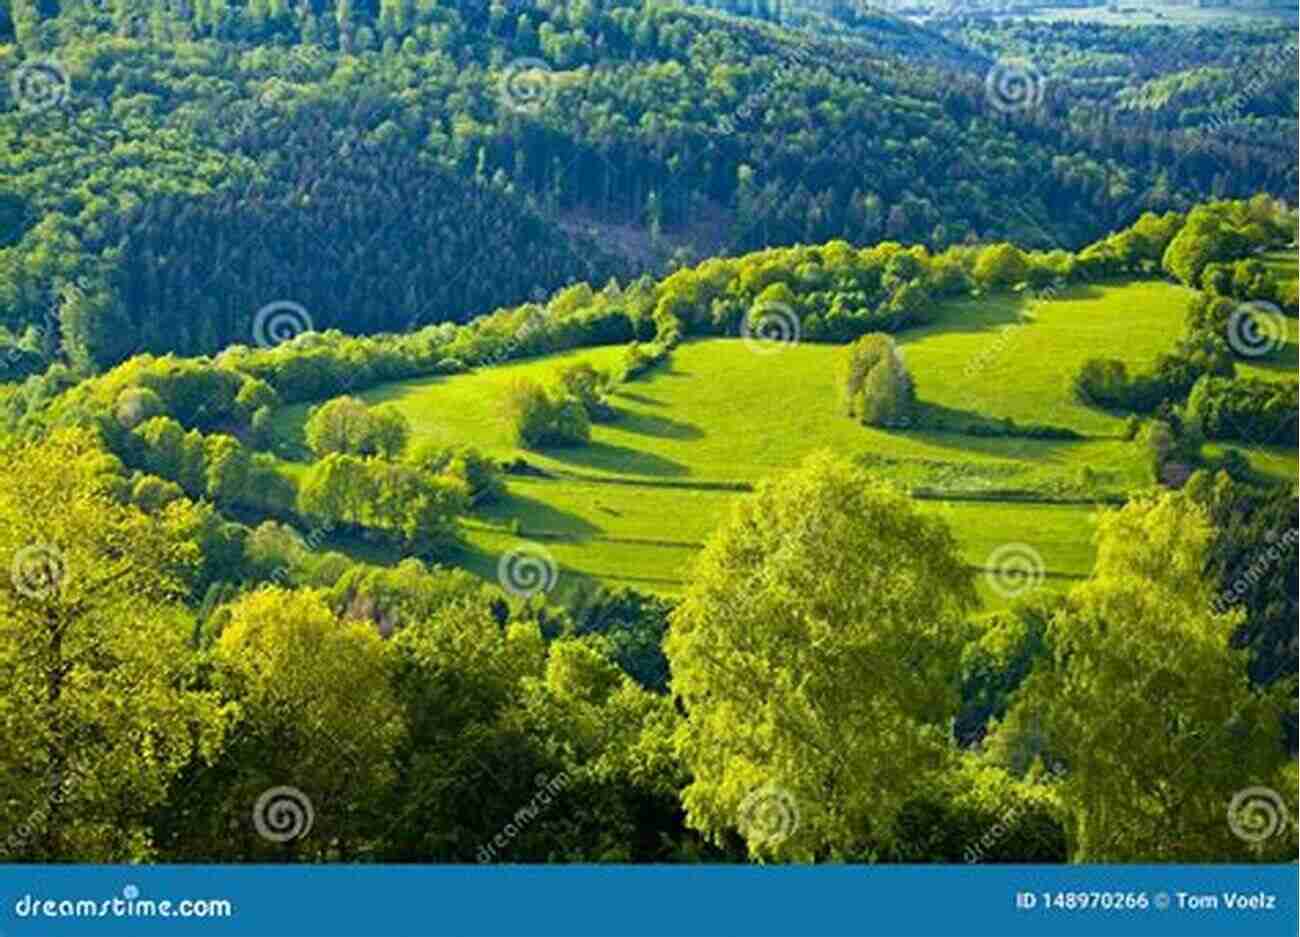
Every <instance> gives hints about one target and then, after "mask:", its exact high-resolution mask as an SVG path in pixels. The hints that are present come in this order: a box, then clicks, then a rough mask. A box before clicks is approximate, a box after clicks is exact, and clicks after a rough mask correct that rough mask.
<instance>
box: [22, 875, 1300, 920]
mask: <svg viewBox="0 0 1300 937" xmlns="http://www.w3.org/2000/svg"><path fill="white" fill-rule="evenodd" d="M1298 885H1300V882H1298V879H1297V869H1296V866H1293V865H1287V866H1276V865H1266V866H1035V865H1021V866H983V867H979V868H972V867H969V866H816V867H809V866H798V867H790V866H782V867H767V868H764V867H755V866H637V867H628V866H494V867H490V868H488V867H481V866H14V865H9V866H0V900H3V911H2V913H0V934H2V935H3V937H37V935H47V934H48V935H95V937H98V935H104V937H112V935H118V934H121V935H130V937H149V935H168V937H171V935H188V934H196V935H197V934H203V935H222V934H240V935H245V934H247V935H257V937H263V935H265V937H296V935H303V937H334V935H338V937H352V935H356V937H386V935H393V937H396V935H421V937H424V935H437V937H442V935H446V937H471V935H501V937H506V935H508V937H523V935H527V937H551V935H553V937H584V935H591V937H615V935H629V937H668V935H692V937H694V935H724V934H725V935H743V937H766V935H771V937H818V935H828V937H829V935H853V937H857V935H871V937H894V935H897V937H931V935H935V937H938V935H942V937H983V935H989V937H1016V935H1022V934H1023V935H1027V937H1050V935H1056V934H1062V935H1097V937H1123V935H1129V934H1132V935H1135V937H1137V935H1140V937H1160V935H1170V937H1198V935H1231V937H1236V935H1250V937H1273V935H1276V937H1295V935H1296V933H1297V931H1298V930H1300V921H1298V919H1297V910H1296V907H1297V906H1296V897H1297V887H1298Z"/></svg>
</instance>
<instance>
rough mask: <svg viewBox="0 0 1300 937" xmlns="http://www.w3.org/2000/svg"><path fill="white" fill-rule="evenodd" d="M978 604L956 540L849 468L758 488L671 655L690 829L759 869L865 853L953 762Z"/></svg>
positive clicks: (695, 586)
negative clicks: (966, 651) (742, 848)
mask: <svg viewBox="0 0 1300 937" xmlns="http://www.w3.org/2000/svg"><path fill="white" fill-rule="evenodd" d="M974 602H975V595H974V590H973V587H972V584H971V574H970V573H969V571H967V570H966V569H965V567H964V566H963V565H962V563H961V560H960V559H959V557H958V555H957V548H956V543H955V541H954V540H953V537H952V534H951V533H950V532H949V530H948V528H947V526H946V525H945V524H944V523H943V522H942V521H940V520H937V519H935V518H930V517H925V516H922V515H920V514H918V513H917V511H916V510H915V508H914V507H913V505H912V503H911V501H910V500H909V499H908V498H907V497H906V496H905V495H903V494H901V493H900V492H898V491H896V490H894V489H892V488H890V487H888V486H885V485H882V484H880V483H878V482H875V481H873V480H872V479H870V478H869V477H868V476H867V475H865V474H864V473H862V472H860V471H858V470H856V469H854V468H853V467H852V466H851V465H849V464H848V463H846V462H843V461H841V460H838V459H836V458H834V457H832V456H830V455H829V454H819V455H815V456H813V457H811V458H809V459H808V460H807V461H806V462H805V463H804V465H803V466H802V467H801V468H800V469H798V470H797V471H794V472H791V473H789V474H787V475H785V476H782V477H779V478H776V479H772V480H769V481H767V482H764V483H763V484H761V485H760V486H759V488H758V490H757V492H756V493H755V494H754V495H753V496H752V497H750V498H746V499H744V500H743V501H741V502H740V503H739V504H738V505H737V507H736V509H735V511H734V513H733V514H732V516H731V517H730V519H728V520H727V521H726V522H725V523H724V524H723V525H722V527H721V528H720V529H719V530H718V531H717V532H716V533H715V534H714V536H713V537H712V539H711V540H710V541H709V543H708V544H707V545H706V547H705V549H704V551H703V553H702V555H701V557H700V559H699V562H698V565H697V567H696V569H695V572H694V575H693V577H692V581H691V585H690V587H689V589H688V590H687V593H686V596H685V598H684V599H683V601H682V603H681V605H680V606H679V607H678V608H677V610H676V611H675V612H674V613H673V615H672V618H671V626H670V632H669V635H668V638H667V640H666V642H665V650H666V652H667V654H668V658H669V661H670V663H671V666H672V674H673V683H672V689H673V691H674V692H675V693H676V694H677V695H678V697H679V698H680V700H681V702H682V703H683V704H684V706H685V708H686V713H687V719H686V722H685V725H684V728H683V730H682V731H681V733H680V737H679V742H680V748H681V753H682V755H683V757H684V758H685V760H686V763H687V765H688V767H689V768H690V770H691V772H692V774H693V776H694V781H693V783H692V784H691V785H690V786H689V787H688V788H687V789H686V791H685V795H684V802H685V806H686V809H687V813H688V822H689V823H690V824H691V825H692V826H694V827H695V828H697V829H699V830H701V831H703V832H704V833H706V834H707V835H709V836H710V837H712V838H713V839H715V840H716V841H721V840H722V838H723V837H724V836H725V834H726V832H727V831H729V830H739V831H740V832H741V834H742V835H744V836H745V838H746V841H747V844H748V847H749V851H750V854H751V855H752V856H755V857H757V858H763V859H785V860H789V859H805V860H807V859H813V858H828V857H843V856H851V855H860V854H861V850H862V849H863V848H864V846H865V844H866V843H867V842H868V841H869V840H870V838H871V837H872V836H883V835H884V831H885V830H886V829H887V828H888V827H889V825H890V822H891V820H892V819H893V816H894V815H895V813H896V811H897V810H898V808H899V807H900V805H901V804H902V803H903V801H904V800H905V799H906V798H907V796H908V794H909V792H910V791H912V790H913V789H914V787H915V784H916V782H917V779H918V778H919V777H921V776H923V775H924V774H926V773H927V772H928V771H932V770H934V769H936V768H937V767H938V766H939V764H940V762H941V761H942V756H943V753H944V750H945V746H946V739H947V736H948V726H949V723H950V720H951V718H952V716H953V715H954V713H955V712H956V708H957V696H956V691H955V673H956V670H957V667H958V657H959V651H960V644H961V633H962V627H961V624H962V621H963V616H964V614H965V612H966V611H967V610H968V609H970V608H971V607H972V606H973V605H974Z"/></svg>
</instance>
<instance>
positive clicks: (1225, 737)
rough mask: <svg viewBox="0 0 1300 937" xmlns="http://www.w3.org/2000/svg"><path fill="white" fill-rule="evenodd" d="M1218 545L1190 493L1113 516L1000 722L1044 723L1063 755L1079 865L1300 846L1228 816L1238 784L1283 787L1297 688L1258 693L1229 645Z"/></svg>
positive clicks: (1055, 752)
mask: <svg viewBox="0 0 1300 937" xmlns="http://www.w3.org/2000/svg"><path fill="white" fill-rule="evenodd" d="M1210 543H1211V528H1210V525H1209V523H1208V522H1207V520H1206V517H1205V514H1204V512H1203V511H1202V510H1201V509H1200V508H1199V507H1197V506H1196V505H1194V504H1192V503H1191V502H1190V500H1189V499H1187V498H1186V497H1184V496H1183V495H1181V494H1169V495H1165V496H1164V497H1163V498H1160V499H1158V500H1146V501H1137V502H1133V503H1130V504H1129V505H1127V506H1125V507H1124V508H1123V509H1121V510H1119V511H1115V512H1111V513H1109V514H1107V515H1105V516H1103V517H1102V519H1101V520H1100V522H1099V524H1098V555H1097V564H1096V567H1095V569H1094V571H1093V575H1092V578H1091V579H1089V580H1088V582H1086V583H1084V584H1083V585H1081V586H1078V587H1077V588H1076V589H1074V590H1073V591H1072V592H1071V593H1070V596H1069V601H1068V602H1067V603H1066V605H1065V607H1064V608H1063V609H1062V610H1061V611H1059V612H1058V613H1057V614H1056V615H1055V617H1054V618H1053V619H1052V620H1051V622H1050V623H1049V625H1048V629H1047V643H1048V651H1047V653H1046V655H1045V656H1043V657H1041V658H1040V659H1039V660H1038V662H1037V663H1036V665H1035V669H1034V671H1033V672H1032V673H1031V674H1030V676H1029V678H1028V680H1027V681H1026V682H1025V684H1024V685H1023V687H1022V688H1021V690H1020V691H1019V693H1018V694H1017V697H1016V702H1015V704H1014V705H1013V707H1012V710H1011V712H1010V713H1009V714H1008V725H1009V726H1011V727H1012V728H1008V727H1007V726H1004V727H1003V728H1002V729H1000V730H999V731H1000V732H1006V731H1022V732H1023V731H1025V730H1026V727H1031V728H1032V731H1033V732H1034V733H1038V734H1041V737H1042V740H1043V741H1042V744H1043V746H1044V748H1045V750H1046V751H1047V752H1050V757H1051V758H1053V759H1057V760H1059V761H1060V762H1061V765H1062V768H1063V779H1062V782H1061V786H1060V797H1061V800H1062V802H1063V803H1064V804H1065V805H1066V810H1067V814H1068V816H1067V820H1068V822H1067V826H1066V830H1067V836H1068V839H1069V845H1070V856H1071V859H1072V860H1073V861H1076V862H1103V861H1111V862H1114V861H1121V862H1123V861H1145V862H1150V861H1166V862H1205V861H1222V860H1223V859H1225V858H1227V857H1236V858H1239V859H1246V858H1249V857H1250V856H1251V855H1252V850H1253V849H1255V850H1257V851H1256V852H1255V854H1257V855H1258V854H1259V851H1263V850H1272V851H1273V852H1275V853H1276V854H1277V855H1282V854H1284V853H1286V852H1287V851H1288V849H1289V852H1290V854H1292V855H1294V852H1295V847H1294V845H1293V844H1292V843H1291V842H1290V841H1289V840H1288V839H1286V838H1283V839H1276V840H1273V841H1272V842H1266V843H1262V844H1260V845H1259V846H1258V847H1253V846H1252V845H1251V844H1250V843H1248V842H1247V841H1246V840H1244V839H1242V838H1241V837H1239V836H1237V835H1235V834H1234V831H1233V824H1232V823H1231V822H1230V818H1229V816H1228V809H1229V805H1230V804H1231V803H1232V802H1233V797H1234V794H1236V793H1237V792H1238V791H1242V790H1245V789H1247V788H1250V787H1254V786H1269V785H1278V784H1280V783H1282V782H1281V781H1280V777H1281V775H1280V772H1281V770H1282V768H1283V766H1284V765H1285V764H1286V762H1287V755H1286V750H1285V747H1284V745H1283V744H1282V714H1283V712H1284V711H1285V709H1286V706H1285V703H1286V698H1287V696H1288V689H1287V688H1284V687H1283V686H1282V685H1281V684H1275V685H1274V686H1273V687H1271V688H1270V689H1268V690H1262V691H1260V690H1256V689H1253V688H1252V687H1251V684H1250V680H1249V678H1248V675H1247V665H1248V663H1249V655H1248V653H1247V652H1246V651H1244V650H1240V649H1235V648H1233V647H1232V646H1231V639H1232V636H1233V634H1234V632H1235V631H1236V630H1237V628H1238V626H1239V625H1240V623H1241V621H1242V617H1243V616H1242V614H1241V612H1239V611H1233V612H1230V613H1228V614H1216V608H1217V607H1218V606H1217V605H1216V603H1215V598H1216V596H1215V595H1214V588H1215V583H1213V582H1212V581H1210V580H1207V578H1206V577H1205V575H1204V570H1205V569H1206V566H1207V559H1208V553H1209V547H1210ZM1289 692H1290V693H1292V694H1293V693H1294V683H1293V682H1292V683H1291V689H1290V690H1289ZM1290 787H1291V789H1292V790H1294V782H1292V783H1291V785H1290ZM1282 821H1283V825H1284V826H1285V818H1282ZM1279 849H1280V852H1278V850H1279ZM1270 854H1272V853H1270Z"/></svg>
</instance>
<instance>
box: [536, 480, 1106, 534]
mask: <svg viewBox="0 0 1300 937" xmlns="http://www.w3.org/2000/svg"><path fill="white" fill-rule="evenodd" d="M512 477H514V478H521V479H531V480H533V481H539V482H565V481H568V482H579V483H582V484H592V485H627V486H631V487H639V488H669V489H679V490H688V491H690V490H694V491H730V492H736V493H738V494H746V493H752V492H753V491H754V490H755V485H754V483H753V482H743V481H709V480H704V481H694V482H690V481H677V480H672V479H659V478H648V477H644V476H630V475H587V474H585V473H582V472H566V471H555V472H548V473H547V474H545V475H532V474H523V473H518V474H512ZM907 494H908V496H909V497H911V498H914V499H916V500H918V501H988V502H994V503H996V502H1006V503H1009V504H1059V505H1063V506H1076V507H1077V506H1079V505H1089V504H1093V505H1097V506H1108V507H1122V506H1123V505H1125V504H1127V503H1128V501H1129V497H1130V496H1127V495H1125V496H1120V495H1099V496H1097V497H1095V498H1082V497H1076V498H1064V497H1054V496H1051V495H1043V494H1039V493H1037V492H1034V491H1026V490H1024V489H1015V488H1001V489H994V490H992V491H943V490H938V489H933V488H912V489H907ZM593 539H594V538H593Z"/></svg>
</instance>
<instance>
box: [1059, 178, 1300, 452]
mask: <svg viewBox="0 0 1300 937" xmlns="http://www.w3.org/2000/svg"><path fill="white" fill-rule="evenodd" d="M1293 225H1294V221H1293V219H1292V217H1290V216H1288V215H1286V214H1285V213H1284V214H1281V215H1279V214H1275V213H1273V212H1272V211H1270V210H1269V209H1268V207H1267V206H1266V205H1265V203H1264V202H1262V201H1256V202H1250V203H1243V202H1216V203H1211V204H1207V205H1201V206H1198V207H1196V208H1195V209H1193V210H1192V212H1191V213H1190V214H1189V215H1188V216H1187V218H1186V221H1185V223H1183V224H1182V225H1181V226H1180V227H1179V228H1178V230H1177V233H1176V235H1174V236H1173V237H1171V238H1169V239H1168V241H1167V246H1166V247H1165V249H1164V251H1163V254H1162V260H1161V263H1162V266H1163V268H1164V270H1165V271H1166V272H1167V273H1169V274H1171V275H1173V276H1175V277H1177V278H1178V279H1179V280H1181V281H1182V282H1183V283H1184V284H1186V285H1188V286H1191V287H1197V286H1201V287H1204V289H1203V290H1201V291H1198V292H1197V293H1195V294H1194V296H1193V297H1192V299H1191V300H1190V301H1189V303H1188V309H1187V314H1186V318H1185V320H1184V328H1183V334H1182V336H1181V337H1180V338H1179V339H1178V341H1177V342H1176V343H1175V346H1174V348H1173V350H1172V351H1170V352H1168V353H1165V354H1162V355H1160V356H1158V357H1157V358H1156V360H1155V362H1153V363H1152V364H1151V365H1150V366H1149V367H1147V368H1145V369H1143V370H1142V371H1140V372H1138V373H1130V372H1129V370H1128V367H1127V366H1126V365H1125V363H1124V362H1123V361H1122V360H1120V359H1118V358H1094V359H1090V360H1088V361H1086V362H1084V364H1083V365H1082V366H1081V367H1080V369H1079V371H1078V372H1077V373H1076V374H1075V375H1073V376H1072V379H1071V380H1072V387H1073V390H1074V392H1075V395H1076V396H1077V397H1078V398H1079V399H1080V400H1082V401H1084V402H1085V403H1089V404H1092V405H1095V406H1100V407H1104V408H1107V409H1111V410H1127V411H1131V412H1136V413H1153V412H1154V413H1158V414H1159V415H1160V416H1161V417H1162V421H1161V422H1162V425H1161V427H1159V428H1157V430H1156V433H1157V436H1160V437H1164V436H1168V437H1169V438H1170V439H1173V438H1175V437H1184V441H1183V444H1182V445H1179V446H1174V445H1173V444H1172V443H1164V442H1161V443H1160V444H1159V445H1158V446H1157V447H1156V448H1157V450H1158V451H1157V456H1156V458H1157V461H1158V462H1163V461H1164V460H1166V459H1167V458H1175V457H1178V458H1181V457H1183V456H1185V455H1186V453H1187V452H1189V451H1195V450H1196V449H1199V440H1200V439H1201V438H1208V439H1226V440H1241V441H1243V442H1246V443H1249V444H1254V445H1286V444H1294V443H1295V442H1296V441H1297V438H1298V437H1297V432H1298V427H1297V423H1298V421H1300V396H1298V393H1300V392H1298V390H1297V382H1296V381H1295V380H1294V379H1286V378H1283V377H1279V378H1278V379H1277V380H1260V379H1258V378H1240V377H1238V376H1237V367H1236V366H1237V363H1238V362H1245V361H1249V360H1251V359H1252V358H1256V357H1258V356H1260V355H1261V354H1269V353H1271V352H1272V351H1273V349H1274V348H1275V347H1282V346H1283V345H1284V344H1285V341H1286V334H1285V333H1286V320H1284V319H1283V318H1282V312H1281V309H1280V307H1279V306H1277V305H1276V302H1278V301H1280V302H1281V303H1283V304H1284V308H1285V309H1286V311H1287V313H1288V314H1289V315H1290V316H1295V315H1296V311H1297V310H1296V281H1295V280H1291V281H1286V282H1279V280H1278V278H1277V277H1276V276H1275V275H1274V274H1273V273H1272V271H1270V270H1269V269H1268V268H1267V267H1266V266H1265V265H1264V264H1263V263H1262V262H1261V261H1259V260H1258V259H1256V258H1254V257H1253V256H1252V255H1254V254H1256V253H1258V252H1259V251H1260V250H1262V249H1264V248H1266V247H1269V246H1273V245H1277V244H1280V243H1282V242H1285V241H1287V240H1289V239H1290V238H1292V237H1293V235H1294V227H1293ZM1125 238H1126V234H1125V233H1121V234H1120V235H1117V236H1116V237H1115V238H1114V239H1113V240H1115V241H1123V240H1124V239H1125ZM1225 294H1226V295H1225ZM1184 403H1185V407H1183V406H1182V405H1183V404H1184ZM1179 408H1181V409H1179ZM1158 474H1159V472H1158V471H1157V475H1158Z"/></svg>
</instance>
